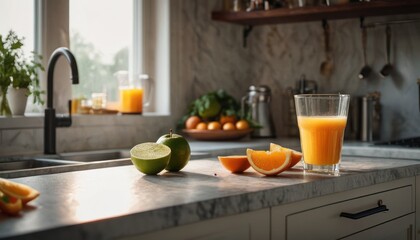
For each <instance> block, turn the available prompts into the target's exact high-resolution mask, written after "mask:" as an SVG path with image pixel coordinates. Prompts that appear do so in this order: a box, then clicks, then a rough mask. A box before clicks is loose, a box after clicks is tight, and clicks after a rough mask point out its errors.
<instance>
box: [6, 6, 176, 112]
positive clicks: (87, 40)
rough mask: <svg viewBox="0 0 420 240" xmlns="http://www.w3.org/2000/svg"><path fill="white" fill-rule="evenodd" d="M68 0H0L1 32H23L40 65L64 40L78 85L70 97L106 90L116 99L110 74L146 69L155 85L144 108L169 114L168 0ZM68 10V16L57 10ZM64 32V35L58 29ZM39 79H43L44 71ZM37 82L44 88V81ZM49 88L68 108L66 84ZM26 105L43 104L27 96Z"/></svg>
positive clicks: (60, 104)
mask: <svg viewBox="0 0 420 240" xmlns="http://www.w3.org/2000/svg"><path fill="white" fill-rule="evenodd" d="M68 3H69V4H68V9H67V5H66V4H63V3H62V2H59V3H58V2H57V3H56V2H54V1H40V0H0V32H1V33H2V34H5V33H7V32H8V31H9V30H10V29H13V30H14V31H16V32H17V33H18V35H19V36H24V37H25V49H26V51H27V52H28V53H29V52H31V51H33V50H35V49H36V52H38V53H40V54H42V55H43V57H44V61H45V65H44V67H47V66H46V63H47V61H48V57H49V56H48V54H51V51H52V50H51V49H48V47H49V48H51V46H55V45H57V43H58V46H66V45H67V43H69V44H70V46H66V47H69V48H70V50H71V51H72V52H73V53H74V55H75V57H76V60H77V62H78V67H79V79H80V81H79V85H73V86H72V87H71V92H72V97H81V96H84V97H91V94H92V93H95V92H106V94H107V100H108V101H111V102H112V101H117V100H118V88H117V86H118V81H117V77H116V76H115V75H114V74H115V73H116V72H117V71H120V70H126V71H127V70H128V71H129V72H130V76H131V77H132V76H138V75H140V74H148V75H149V76H151V78H152V79H153V83H154V84H153V85H154V88H153V89H152V91H151V92H150V93H149V96H150V97H151V103H152V104H151V105H150V106H149V107H148V108H147V109H146V110H147V112H154V113H157V114H164V115H167V114H169V106H170V101H169V99H170V91H169V88H170V84H169V59H170V56H169V5H170V1H167V0H122V1H120V0H88V1H86V0H69V1H68ZM67 11H68V13H69V15H68V18H67V15H66V14H60V13H63V12H67ZM41 14H42V15H41ZM37 20H39V21H37ZM67 23H68V24H67ZM67 26H68V27H69V29H68V31H67V29H66V28H67ZM67 32H68V33H69V36H67V34H66V35H62V34H63V33H67ZM50 44H52V45H50ZM38 46H42V49H40V47H38ZM57 70H58V69H56V72H57ZM41 81H46V72H45V73H43V75H42V76H41ZM62 85H63V84H62ZM41 86H43V87H44V88H46V84H45V83H44V84H42V83H41ZM54 88H55V89H54V91H55V93H54V98H57V97H58V98H63V99H58V101H55V100H54V105H55V106H54V107H55V108H56V109H59V108H61V109H64V111H62V112H67V100H68V94H69V92H70V91H69V88H67V87H62V88H59V87H58V86H57V85H56V86H55V87H54ZM63 91H65V92H63ZM63 93H65V94H63ZM146 95H148V93H146ZM28 107H29V108H28ZM28 107H27V112H28V111H29V112H30V111H36V112H41V113H42V112H43V109H42V106H35V107H34V106H30V101H28ZM28 109H29V110H28Z"/></svg>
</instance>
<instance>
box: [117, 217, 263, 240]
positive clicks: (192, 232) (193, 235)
mask: <svg viewBox="0 0 420 240" xmlns="http://www.w3.org/2000/svg"><path fill="white" fill-rule="evenodd" d="M124 239H125V240H135V239H142V240H154V239H156V240H161V239H171V240H178V239H179V240H180V239H195V240H223V239H241V240H247V239H248V240H265V239H266V240H269V239H270V210H269V209H263V210H258V211H254V212H249V213H243V214H238V215H233V216H228V217H223V218H216V219H212V220H206V221H202V222H198V223H193V224H188V225H183V226H179V227H174V228H169V229H165V230H162V231H157V232H152V233H149V234H144V235H140V236H133V237H129V238H124Z"/></svg>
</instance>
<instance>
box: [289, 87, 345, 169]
mask: <svg viewBox="0 0 420 240" xmlns="http://www.w3.org/2000/svg"><path fill="white" fill-rule="evenodd" d="M294 97H295V106H296V115H297V121H298V126H299V133H300V142H301V147H302V153H303V162H304V170H305V172H316V173H325V174H329V175H339V173H340V172H339V164H340V161H341V148H342V146H343V138H344V129H345V127H346V123H347V113H348V109H349V102H350V95H347V94H298V95H295V96H294Z"/></svg>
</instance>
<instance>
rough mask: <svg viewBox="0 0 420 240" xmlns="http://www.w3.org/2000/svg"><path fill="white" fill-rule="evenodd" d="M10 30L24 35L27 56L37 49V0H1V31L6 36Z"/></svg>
mask: <svg viewBox="0 0 420 240" xmlns="http://www.w3.org/2000/svg"><path fill="white" fill-rule="evenodd" d="M10 30H13V31H14V32H16V34H17V35H18V36H19V37H24V38H25V39H24V51H25V56H29V55H30V53H31V52H32V51H34V50H35V46H36V44H35V1H33V0H13V1H10V0H0V33H1V34H2V35H3V36H4V35H7V34H8V32H9V31H10Z"/></svg>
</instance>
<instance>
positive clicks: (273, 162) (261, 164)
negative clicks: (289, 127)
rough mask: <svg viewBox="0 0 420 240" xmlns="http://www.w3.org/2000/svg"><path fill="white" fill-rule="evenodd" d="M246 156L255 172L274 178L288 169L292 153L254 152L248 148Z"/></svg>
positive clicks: (286, 151)
mask: <svg viewBox="0 0 420 240" xmlns="http://www.w3.org/2000/svg"><path fill="white" fill-rule="evenodd" d="M246 155H247V157H248V161H249V163H250V164H251V166H252V168H254V170H255V171H257V172H259V173H261V174H264V175H266V176H274V175H277V174H279V173H281V172H283V171H284V170H287V169H288V168H289V164H290V161H291V155H292V151H291V150H287V149H285V150H283V151H256V150H252V149H249V148H248V149H247V150H246Z"/></svg>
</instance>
